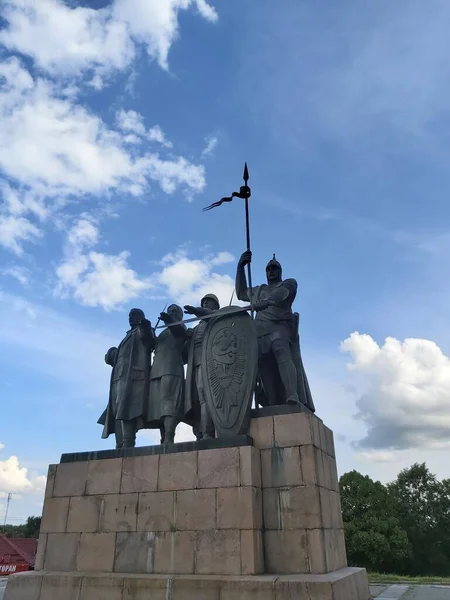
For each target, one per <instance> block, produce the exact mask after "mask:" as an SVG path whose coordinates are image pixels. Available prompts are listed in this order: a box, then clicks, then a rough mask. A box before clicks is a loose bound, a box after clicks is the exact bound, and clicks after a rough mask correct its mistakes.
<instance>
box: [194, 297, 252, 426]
mask: <svg viewBox="0 0 450 600" xmlns="http://www.w3.org/2000/svg"><path fill="white" fill-rule="evenodd" d="M236 311H238V312H236ZM215 315H216V316H214V317H213V318H211V319H210V320H209V322H208V325H207V327H206V330H205V339H204V343H203V360H202V369H203V386H204V391H205V399H206V402H207V404H208V408H209V410H210V413H211V417H212V420H213V422H214V426H215V428H216V434H217V437H230V436H234V435H239V434H241V433H247V430H248V422H249V417H250V409H251V404H252V399H253V392H254V389H255V381H256V371H257V360H258V341H257V337H256V331H255V325H254V323H253V319H252V318H251V317H250V315H249V314H248V313H247V312H245V311H242V308H240V307H239V306H227V307H226V308H222V309H220V310H218V311H217V313H215Z"/></svg>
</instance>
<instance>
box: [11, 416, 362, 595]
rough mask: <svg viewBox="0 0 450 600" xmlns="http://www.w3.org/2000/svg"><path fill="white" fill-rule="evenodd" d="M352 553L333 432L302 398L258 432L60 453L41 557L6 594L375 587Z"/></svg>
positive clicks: (332, 591)
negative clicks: (352, 564)
mask: <svg viewBox="0 0 450 600" xmlns="http://www.w3.org/2000/svg"><path fill="white" fill-rule="evenodd" d="M369 597H370V596H369V589H368V583H367V576H366V573H365V571H364V569H356V568H352V569H350V568H348V567H347V560H346V551H345V542H344V532H343V523H342V514H341V508H340V501H339V487H338V477H337V470H336V459H335V451H334V442H333V434H332V432H331V430H330V429H329V428H327V427H326V426H325V425H324V424H323V423H322V421H321V420H320V419H319V418H318V417H316V416H315V415H313V414H312V413H310V412H309V411H307V410H305V409H303V408H302V407H298V408H297V407H289V406H284V407H269V408H267V409H259V410H257V411H253V418H252V420H251V423H250V435H249V436H237V437H236V438H232V439H223V438H222V439H218V440H211V441H208V442H206V441H205V442H199V443H195V442H194V443H183V444H174V445H172V446H167V447H162V446H153V447H148V448H142V447H140V448H135V449H127V450H118V451H113V450H111V451H101V452H89V453H82V454H75V455H63V457H62V460H61V463H60V464H58V465H51V466H50V468H49V477H48V480H47V489H46V493H45V504H44V512H43V518H42V526H41V535H40V538H39V547H38V555H37V559H36V571H35V572H34V573H30V574H26V577H24V576H23V575H20V576H19V575H17V576H12V577H11V578H10V582H9V583H8V587H7V590H6V596H5V600H24V599H26V600H66V599H67V600H72V599H73V600H91V599H92V600H94V599H95V600H103V599H104V600H144V598H145V599H147V598H152V600H153V599H155V600H159V599H161V600H167V599H168V598H169V599H170V600H190V599H191V598H195V600H203V599H204V600H235V599H236V600H237V599H241V600H291V599H293V598H299V599H300V598H308V600H368V599H369Z"/></svg>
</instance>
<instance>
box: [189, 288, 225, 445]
mask: <svg viewBox="0 0 450 600" xmlns="http://www.w3.org/2000/svg"><path fill="white" fill-rule="evenodd" d="M219 308H220V304H219V299H218V298H217V296H215V295H214V294H206V296H203V298H202V299H201V302H200V306H197V307H194V306H189V305H187V306H185V307H184V310H185V312H186V313H187V314H189V315H195V316H196V317H204V316H206V315H210V314H212V313H213V312H214V311H216V310H219ZM205 329H206V321H200V323H199V324H198V325H197V327H195V328H194V329H188V330H187V335H188V336H189V337H190V340H189V351H188V359H187V374H186V401H185V406H186V421H188V422H193V429H194V434H195V435H196V436H197V438H198V439H200V438H201V439H203V440H206V439H210V438H213V437H215V429H214V423H213V421H212V418H211V414H210V412H209V409H208V406H207V404H206V399H205V393H204V386H203V372H202V355H203V340H204V337H205ZM199 412H200V423H198V416H199V415H198V413H199Z"/></svg>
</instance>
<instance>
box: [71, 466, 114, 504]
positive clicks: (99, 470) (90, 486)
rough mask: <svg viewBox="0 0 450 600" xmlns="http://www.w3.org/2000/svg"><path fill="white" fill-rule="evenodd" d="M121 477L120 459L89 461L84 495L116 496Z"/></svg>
mask: <svg viewBox="0 0 450 600" xmlns="http://www.w3.org/2000/svg"><path fill="white" fill-rule="evenodd" d="M68 464H70V463H68ZM75 464H76V463H75ZM121 477H122V459H121V458H109V459H107V460H93V461H90V463H89V468H88V478H87V483H86V494H88V495H95V494H118V493H119V491H120V480H121Z"/></svg>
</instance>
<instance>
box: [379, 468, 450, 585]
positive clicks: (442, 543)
mask: <svg viewBox="0 0 450 600" xmlns="http://www.w3.org/2000/svg"><path fill="white" fill-rule="evenodd" d="M388 490H389V493H390V496H391V499H392V501H393V502H394V505H395V509H396V512H397V515H398V518H399V521H400V523H401V526H402V528H403V529H404V530H405V531H406V532H407V534H408V539H409V540H410V542H411V546H412V554H411V556H410V557H409V559H408V561H407V562H406V563H405V565H404V570H405V571H406V572H408V573H411V574H413V573H414V574H416V573H417V574H419V573H420V574H423V575H427V574H430V575H446V574H448V573H450V541H449V536H450V482H449V480H444V481H442V482H439V481H438V480H437V478H436V476H435V475H433V474H432V473H431V472H430V471H429V469H428V468H427V466H426V464H425V463H422V464H418V463H415V464H414V465H412V466H411V467H410V468H409V469H403V471H401V472H400V473H399V474H398V476H397V479H396V480H395V481H394V482H393V483H391V484H389V485H388Z"/></svg>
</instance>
